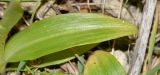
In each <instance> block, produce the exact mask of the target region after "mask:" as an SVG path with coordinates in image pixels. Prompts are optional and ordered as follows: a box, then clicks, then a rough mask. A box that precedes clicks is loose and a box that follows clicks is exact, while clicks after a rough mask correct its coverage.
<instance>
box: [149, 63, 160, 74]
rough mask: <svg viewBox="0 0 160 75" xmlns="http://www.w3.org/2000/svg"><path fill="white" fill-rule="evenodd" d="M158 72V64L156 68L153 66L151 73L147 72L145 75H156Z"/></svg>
mask: <svg viewBox="0 0 160 75" xmlns="http://www.w3.org/2000/svg"><path fill="white" fill-rule="evenodd" d="M158 71H160V64H158V65H157V66H155V67H154V68H153V69H152V70H151V71H149V72H148V73H147V75H157V74H156V73H157V72H158Z"/></svg>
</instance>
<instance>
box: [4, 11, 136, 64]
mask: <svg viewBox="0 0 160 75" xmlns="http://www.w3.org/2000/svg"><path fill="white" fill-rule="evenodd" d="M136 32H137V27H136V26H135V25H132V24H130V23H128V22H123V21H121V20H119V19H116V18H112V17H109V16H105V15H99V14H87V13H73V14H64V15H59V16H54V17H50V18H47V19H44V20H41V21H39V22H36V23H34V24H32V26H30V27H29V28H27V29H25V30H24V31H21V32H19V33H18V34H16V35H15V36H13V37H12V38H11V39H10V40H9V41H8V43H7V46H6V48H5V59H6V61H8V62H16V61H20V60H33V59H36V58H39V57H42V56H45V55H48V54H51V53H56V52H59V51H63V50H65V49H68V48H72V47H75V46H81V45H86V44H92V43H99V42H103V41H107V40H111V39H116V38H119V37H123V36H128V35H132V34H135V33H136Z"/></svg>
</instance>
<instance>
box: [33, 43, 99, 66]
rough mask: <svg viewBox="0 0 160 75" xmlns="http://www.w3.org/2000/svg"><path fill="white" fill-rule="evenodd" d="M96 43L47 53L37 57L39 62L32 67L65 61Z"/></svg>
mask: <svg viewBox="0 0 160 75" xmlns="http://www.w3.org/2000/svg"><path fill="white" fill-rule="evenodd" d="M96 45H97V44H90V45H84V46H79V47H73V48H70V49H67V50H63V51H59V52H56V53H52V54H49V55H47V56H43V57H41V58H39V59H38V60H40V62H41V63H40V64H38V65H35V66H34V67H39V68H40V67H46V66H50V65H57V64H61V63H64V62H67V61H69V60H71V59H74V58H75V54H78V55H81V54H82V53H85V52H87V51H88V50H90V49H92V48H93V47H95V46H96Z"/></svg>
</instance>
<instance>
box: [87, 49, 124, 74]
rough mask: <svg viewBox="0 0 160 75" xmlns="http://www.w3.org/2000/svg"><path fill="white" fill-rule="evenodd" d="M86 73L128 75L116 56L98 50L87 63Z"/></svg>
mask: <svg viewBox="0 0 160 75" xmlns="http://www.w3.org/2000/svg"><path fill="white" fill-rule="evenodd" d="M84 75H127V74H126V72H125V70H124V68H123V67H122V66H121V65H120V63H119V62H118V61H117V60H116V58H115V57H114V56H112V55H111V54H110V53H108V52H105V51H100V50H99V51H96V52H94V53H93V55H91V56H90V57H89V59H88V61H87V63H86V66H85V70H84Z"/></svg>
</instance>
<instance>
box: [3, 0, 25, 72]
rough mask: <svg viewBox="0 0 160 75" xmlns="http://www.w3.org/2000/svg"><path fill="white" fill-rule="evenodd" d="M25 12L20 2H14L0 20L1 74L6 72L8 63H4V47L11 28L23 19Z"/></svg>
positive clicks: (14, 0)
mask: <svg viewBox="0 0 160 75" xmlns="http://www.w3.org/2000/svg"><path fill="white" fill-rule="evenodd" d="M22 14H23V10H22V9H21V6H20V0H12V1H11V2H10V3H9V5H8V7H7V9H6V10H5V12H4V16H3V17H2V20H0V74H1V73H2V72H3V71H4V69H5V66H6V62H5V61H4V47H5V42H6V39H7V37H8V33H9V31H10V30H11V28H12V27H13V26H14V25H15V24H16V23H17V22H18V21H19V20H20V19H21V17H22Z"/></svg>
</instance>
